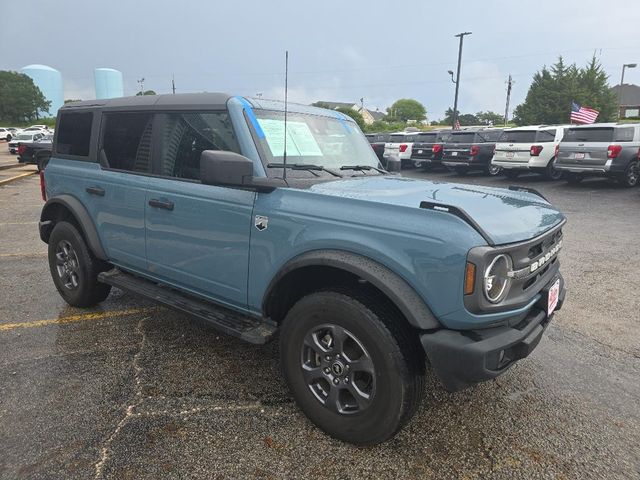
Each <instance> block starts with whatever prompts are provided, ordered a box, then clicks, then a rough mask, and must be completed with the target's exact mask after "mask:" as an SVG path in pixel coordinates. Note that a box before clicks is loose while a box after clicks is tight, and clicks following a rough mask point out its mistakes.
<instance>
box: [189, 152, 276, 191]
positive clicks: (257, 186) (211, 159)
mask: <svg viewBox="0 0 640 480" xmlns="http://www.w3.org/2000/svg"><path fill="white" fill-rule="evenodd" d="M200 180H201V181H202V183H203V184H205V185H220V186H228V187H246V188H251V189H254V190H257V191H259V192H271V191H273V190H274V189H276V188H277V187H286V186H287V184H286V182H284V181H283V180H282V179H279V178H267V177H254V176H253V161H252V160H250V159H248V158H247V157H244V156H242V155H240V154H238V153H235V152H225V151H222V150H205V151H204V152H202V153H201V154H200Z"/></svg>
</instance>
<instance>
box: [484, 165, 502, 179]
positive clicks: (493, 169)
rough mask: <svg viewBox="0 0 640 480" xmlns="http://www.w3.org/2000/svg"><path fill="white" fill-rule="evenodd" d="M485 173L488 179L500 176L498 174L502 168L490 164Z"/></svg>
mask: <svg viewBox="0 0 640 480" xmlns="http://www.w3.org/2000/svg"><path fill="white" fill-rule="evenodd" d="M485 172H486V173H487V175H489V176H490V177H495V176H498V175H500V172H502V167H499V166H498V165H493V164H491V165H489V166H488V167H487V168H486V170H485Z"/></svg>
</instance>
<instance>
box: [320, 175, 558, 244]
mask: <svg viewBox="0 0 640 480" xmlns="http://www.w3.org/2000/svg"><path fill="white" fill-rule="evenodd" d="M310 191H312V192H314V193H317V194H322V195H332V196H336V197H344V198H353V199H360V200H366V201H370V202H380V203H387V204H392V205H398V206H404V207H409V208H416V209H419V208H420V202H422V201H429V202H434V203H441V204H444V205H450V206H454V207H457V208H459V209H462V210H464V211H465V212H466V213H467V214H468V215H469V216H470V217H471V218H472V219H473V220H474V221H475V222H476V223H477V224H478V225H479V226H480V227H481V228H482V229H483V230H484V231H485V232H486V233H487V234H488V235H489V237H491V239H492V240H493V242H494V243H495V244H496V245H502V244H506V243H514V242H521V241H524V240H528V239H530V238H533V237H536V236H538V235H541V234H542V233H544V232H545V231H547V230H549V229H550V228H552V227H554V226H556V225H558V224H559V223H560V222H562V221H563V220H564V218H565V217H564V215H563V214H562V213H560V212H559V211H558V210H557V209H555V208H554V207H553V206H552V205H551V204H550V203H549V202H547V201H546V200H544V199H543V198H541V197H539V196H537V195H535V194H532V193H527V192H516V191H512V190H507V189H503V188H492V187H483V186H480V185H465V184H457V183H448V182H437V181H436V182H434V181H425V180H414V179H409V178H402V177H395V176H376V177H361V178H353V179H345V180H336V181H333V182H326V183H319V184H316V185H314V186H313V187H311V188H310ZM442 214H443V215H450V214H449V213H442Z"/></svg>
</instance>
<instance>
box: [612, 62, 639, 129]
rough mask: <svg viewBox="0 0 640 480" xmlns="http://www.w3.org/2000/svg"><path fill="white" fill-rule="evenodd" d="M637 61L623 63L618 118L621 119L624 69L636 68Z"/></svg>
mask: <svg viewBox="0 0 640 480" xmlns="http://www.w3.org/2000/svg"><path fill="white" fill-rule="evenodd" d="M637 66H638V64H637V63H625V64H624V65H622V78H621V79H620V89H619V90H618V116H617V117H618V120H620V110H622V85H623V84H624V70H625V68H636V67H637Z"/></svg>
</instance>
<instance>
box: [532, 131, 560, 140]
mask: <svg viewBox="0 0 640 480" xmlns="http://www.w3.org/2000/svg"><path fill="white" fill-rule="evenodd" d="M555 139H556V131H555V129H554V130H540V131H538V137H537V138H536V141H537V142H553V141H554V140H555Z"/></svg>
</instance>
